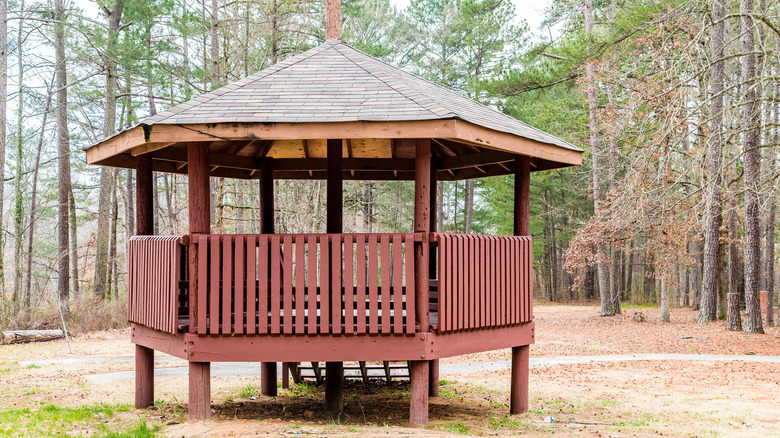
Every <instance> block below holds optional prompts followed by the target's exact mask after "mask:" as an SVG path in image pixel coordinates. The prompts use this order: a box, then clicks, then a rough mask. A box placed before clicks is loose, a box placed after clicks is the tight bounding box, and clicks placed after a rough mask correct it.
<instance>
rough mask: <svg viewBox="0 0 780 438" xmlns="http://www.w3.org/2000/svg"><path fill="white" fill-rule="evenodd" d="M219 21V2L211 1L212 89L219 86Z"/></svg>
mask: <svg viewBox="0 0 780 438" xmlns="http://www.w3.org/2000/svg"><path fill="white" fill-rule="evenodd" d="M218 20H219V6H218V5H217V0H211V27H210V29H209V40H210V42H211V89H212V90H213V89H215V88H217V86H219V81H220V75H219V40H218V39H217V23H218Z"/></svg>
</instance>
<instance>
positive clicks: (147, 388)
mask: <svg viewBox="0 0 780 438" xmlns="http://www.w3.org/2000/svg"><path fill="white" fill-rule="evenodd" d="M153 404H154V350H152V349H151V348H146V347H143V346H141V345H136V346H135V408H136V409H145V408H148V407H149V406H152V405H153Z"/></svg>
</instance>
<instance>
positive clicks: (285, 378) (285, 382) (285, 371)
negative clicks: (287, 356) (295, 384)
mask: <svg viewBox="0 0 780 438" xmlns="http://www.w3.org/2000/svg"><path fill="white" fill-rule="evenodd" d="M282 389H290V362H282Z"/></svg>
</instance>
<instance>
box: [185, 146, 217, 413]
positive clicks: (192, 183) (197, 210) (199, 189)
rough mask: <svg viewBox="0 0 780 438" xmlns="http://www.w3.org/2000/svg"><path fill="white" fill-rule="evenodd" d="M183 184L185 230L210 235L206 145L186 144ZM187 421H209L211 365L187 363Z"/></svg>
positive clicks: (193, 303)
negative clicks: (186, 207) (185, 188)
mask: <svg viewBox="0 0 780 438" xmlns="http://www.w3.org/2000/svg"><path fill="white" fill-rule="evenodd" d="M187 180H188V185H189V195H188V199H189V212H190V218H189V226H190V234H191V235H195V234H208V233H209V232H211V217H210V216H209V210H210V200H209V191H210V187H209V147H208V144H206V143H194V142H193V143H187ZM195 241H196V239H192V238H191V239H190V246H189V254H190V256H189V263H190V265H189V268H190V269H189V272H190V279H193V278H195V276H196V275H197V272H198V270H197V269H198V253H197V245H196V244H195ZM199 292H200V291H198V290H197V286H196V285H195V282H194V281H190V333H196V332H197V328H196V326H195V324H196V321H197V320H198V312H205V311H206V309H198V293H199ZM189 417H190V420H205V419H208V418H209V417H211V363H210V362H190V363H189Z"/></svg>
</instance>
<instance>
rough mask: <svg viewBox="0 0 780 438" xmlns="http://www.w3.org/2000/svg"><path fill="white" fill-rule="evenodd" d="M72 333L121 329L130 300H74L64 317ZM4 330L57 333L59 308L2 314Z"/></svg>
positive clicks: (1, 326) (1, 320) (125, 320)
mask: <svg viewBox="0 0 780 438" xmlns="http://www.w3.org/2000/svg"><path fill="white" fill-rule="evenodd" d="M63 317H64V319H65V325H66V326H67V328H68V333H69V334H76V333H83V332H93V331H103V330H110V329H119V328H124V327H127V326H129V325H130V324H129V323H128V322H127V299H126V298H125V297H124V296H120V297H118V298H116V299H112V300H108V299H106V300H100V299H95V298H89V299H85V300H84V302H83V305H82V302H81V301H80V300H73V301H72V302H71V306H70V312H69V313H67V314H63ZM0 328H2V329H3V330H54V329H61V328H62V321H61V320H60V315H59V313H58V312H57V307H56V305H54V304H52V303H46V304H44V305H41V306H39V307H37V308H34V309H32V310H31V311H30V312H23V311H17V312H13V313H12V312H10V311H8V312H6V313H4V314H2V315H0Z"/></svg>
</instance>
